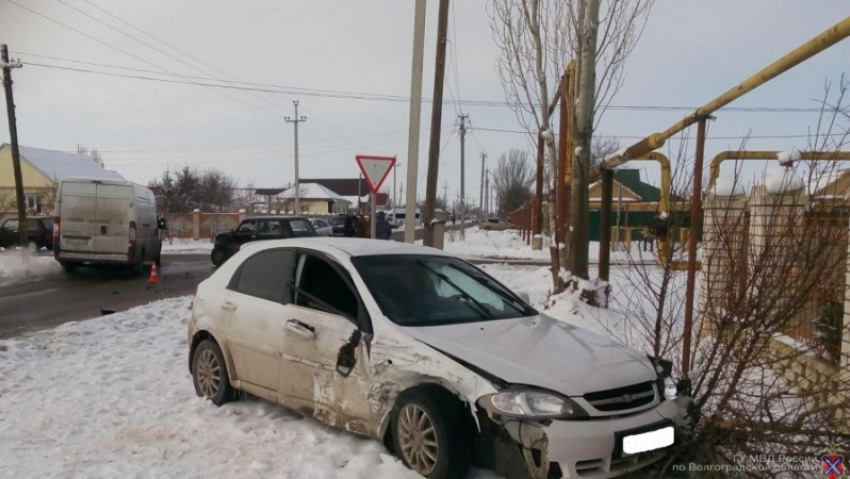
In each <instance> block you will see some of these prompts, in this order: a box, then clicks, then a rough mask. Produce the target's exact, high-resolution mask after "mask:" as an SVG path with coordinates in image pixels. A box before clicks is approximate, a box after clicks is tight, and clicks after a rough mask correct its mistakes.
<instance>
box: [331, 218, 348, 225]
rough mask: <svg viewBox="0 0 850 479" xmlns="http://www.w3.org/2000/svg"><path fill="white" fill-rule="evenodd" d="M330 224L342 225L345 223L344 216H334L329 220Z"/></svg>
mask: <svg viewBox="0 0 850 479" xmlns="http://www.w3.org/2000/svg"><path fill="white" fill-rule="evenodd" d="M331 224H332V225H334V226H343V225H345V218H334V219H332V220H331Z"/></svg>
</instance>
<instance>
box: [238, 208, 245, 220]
mask: <svg viewBox="0 0 850 479" xmlns="http://www.w3.org/2000/svg"><path fill="white" fill-rule="evenodd" d="M244 219H245V209H244V208H243V209H241V210H239V218H238V221H239V222H240V223H241V222H242V220H244Z"/></svg>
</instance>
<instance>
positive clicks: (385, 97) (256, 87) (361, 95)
mask: <svg viewBox="0 0 850 479" xmlns="http://www.w3.org/2000/svg"><path fill="white" fill-rule="evenodd" d="M6 1H9V2H12V1H13V0H6ZM39 15H40V14H39ZM51 20H52V19H51ZM122 52H123V51H122ZM14 53H18V54H21V55H25V56H26V55H28V56H32V57H37V58H45V59H51V60H56V61H65V62H73V63H79V64H84V65H89V66H100V67H104V68H114V69H121V70H128V71H137V72H140V73H150V74H156V75H171V76H178V77H180V78H184V79H190V78H191V79H199V80H206V81H218V82H221V83H227V84H228V85H218V84H205V83H196V82H188V81H185V82H181V81H176V80H169V79H163V78H152V77H146V76H141V75H123V74H119V73H115V72H103V71H96V70H89V69H83V68H72V67H67V66H61V65H50V64H45V63H35V62H24V63H26V64H28V65H31V66H37V67H43V68H55V69H60V70H71V71H77V72H82V73H90V74H99V75H106V76H116V77H125V78H134V79H140V80H148V81H159V82H164V83H177V84H193V85H199V86H209V87H220V88H232V89H237V90H246V91H258V92H264V93H277V94H290V95H304V96H315V97H324V98H336V99H346V100H365V101H385V102H396V103H406V102H409V101H410V98H409V97H406V96H402V95H391V94H377V93H366V92H347V91H342V90H323V89H311V88H303V87H295V86H286V85H277V84H270V83H255V82H245V81H229V80H221V79H216V78H212V77H198V76H186V75H179V74H176V73H171V72H167V73H163V72H156V71H151V70H144V69H139V68H130V67H124V66H117V65H107V64H103V63H95V62H84V61H80V60H72V59H67V58H60V57H51V56H47V55H37V54H32V53H26V52H14ZM131 56H132V55H131ZM146 63H149V62H146ZM422 101H424V102H430V101H431V99H430V98H425V97H423V98H422ZM453 101H456V102H457V103H458V104H460V105H466V106H483V107H510V106H513V105H512V103H510V102H507V101H502V100H463V99H457V100H453ZM446 102H449V101H448V100H446ZM697 108H698V107H695V106H671V105H609V106H608V107H607V110H611V111H637V112H675V111H682V112H692V111H694V110H696V109H697ZM722 111H724V112H739V113H819V112H821V108H820V107H735V106H727V107H724V108H723V110H722Z"/></svg>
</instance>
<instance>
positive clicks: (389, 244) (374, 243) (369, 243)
mask: <svg viewBox="0 0 850 479" xmlns="http://www.w3.org/2000/svg"><path fill="white" fill-rule="evenodd" d="M281 246H286V247H290V248H305V249H312V250H316V251H324V252H329V253H342V254H344V255H346V256H349V257H358V256H382V255H427V256H449V257H452V255H451V254H449V253H446V252H445V251H443V250H440V249H436V248H430V247H427V246H420V245H412V244H407V243H400V242H398V241H387V240H373V239H365V238H339V237H327V236H319V237H316V236H311V237H309V238H288V239H280V240H267V241H257V242H255V243H248V244H246V245H245V246H244V247H243V248H242V249H248V248H250V249H254V250H258V251H260V250H265V249H273V248H280V247H281Z"/></svg>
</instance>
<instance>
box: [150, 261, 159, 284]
mask: <svg viewBox="0 0 850 479" xmlns="http://www.w3.org/2000/svg"><path fill="white" fill-rule="evenodd" d="M148 284H159V268H157V267H156V261H154V262H153V263H151V277H150V278H148Z"/></svg>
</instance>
